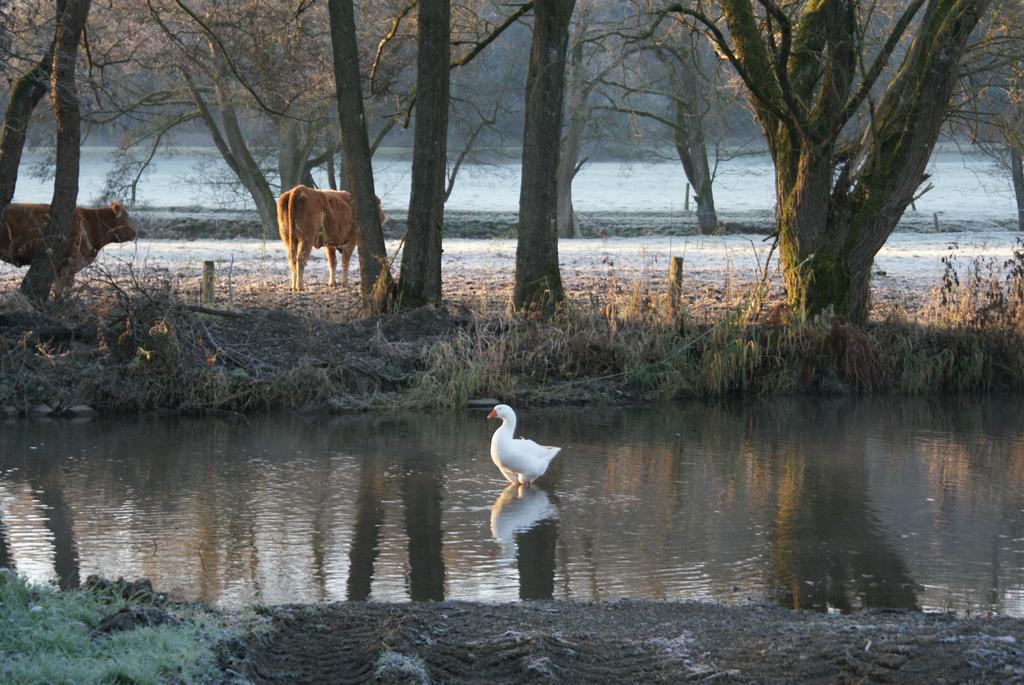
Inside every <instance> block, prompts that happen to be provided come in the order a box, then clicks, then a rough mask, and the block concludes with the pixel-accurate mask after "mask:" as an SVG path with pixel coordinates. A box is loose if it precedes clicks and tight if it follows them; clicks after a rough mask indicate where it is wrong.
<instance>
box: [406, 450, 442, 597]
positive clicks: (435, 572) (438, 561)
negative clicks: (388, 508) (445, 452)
mask: <svg viewBox="0 0 1024 685" xmlns="http://www.w3.org/2000/svg"><path fill="white" fill-rule="evenodd" d="M419 454H422V452H420V453H419ZM406 455H407V456H406V458H405V459H403V461H404V462H405V463H404V468H403V469H402V470H403V474H402V501H403V503H404V504H405V532H406V535H408V536H409V596H410V597H411V598H412V600H413V601H420V600H436V601H441V600H443V599H444V577H445V569H444V557H443V556H442V551H441V550H442V547H441V538H442V531H441V499H442V495H441V490H442V483H441V480H442V477H441V473H442V471H443V470H444V463H443V462H442V461H441V459H440V458H439V457H438V458H434V456H433V455H430V454H429V453H428V454H427V457H426V458H419V459H417V458H416V457H415V456H414V455H413V454H411V453H409V452H406Z"/></svg>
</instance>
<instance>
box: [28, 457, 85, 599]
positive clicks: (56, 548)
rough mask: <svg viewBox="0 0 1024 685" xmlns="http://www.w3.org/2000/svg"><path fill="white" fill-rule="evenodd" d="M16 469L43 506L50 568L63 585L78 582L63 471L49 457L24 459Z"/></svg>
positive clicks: (71, 521)
mask: <svg viewBox="0 0 1024 685" xmlns="http://www.w3.org/2000/svg"><path fill="white" fill-rule="evenodd" d="M19 467H20V468H19V469H18V471H19V473H21V474H23V477H24V478H25V479H26V480H27V481H28V483H29V486H30V487H31V488H32V493H33V494H34V495H35V496H36V498H37V499H38V500H39V502H40V504H42V505H43V507H44V509H45V510H46V518H45V519H44V521H43V523H44V525H45V526H46V529H47V530H48V531H49V532H50V535H52V536H53V570H54V573H55V574H56V576H57V579H58V581H59V583H60V586H61V587H62V588H76V587H78V585H79V581H80V579H79V564H78V545H77V543H76V540H75V533H74V516H73V515H72V512H71V507H69V506H68V503H67V501H66V499H65V497H64V474H63V472H62V471H61V467H60V464H59V463H58V462H56V461H54V460H51V459H45V460H37V459H25V460H23V461H22V462H21V463H20V464H19Z"/></svg>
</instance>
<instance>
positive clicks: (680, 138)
mask: <svg viewBox="0 0 1024 685" xmlns="http://www.w3.org/2000/svg"><path fill="white" fill-rule="evenodd" d="M691 59H693V57H692V55H690V54H680V55H679V61H680V63H681V64H682V65H683V75H682V78H673V79H672V81H673V84H672V93H673V94H672V100H673V104H674V107H673V109H674V111H675V120H676V126H675V128H674V136H673V138H674V142H675V146H676V153H677V154H678V155H679V161H680V162H682V164H683V172H684V173H685V174H686V179H687V180H688V181H689V182H690V186H691V187H692V188H693V191H694V193H695V195H694V197H695V198H696V200H697V229H698V230H699V231H700V232H701V233H704V234H707V233H714V232H715V231H716V230H717V229H718V214H717V213H716V212H715V194H714V191H713V190H712V185H711V166H710V165H709V164H708V146H707V141H706V139H705V137H704V123H703V120H702V116H701V112H700V109H699V108H700V102H701V97H700V93H699V92H698V84H699V81H698V80H697V79H699V78H700V76H699V74H698V73H697V70H696V69H694V68H693V66H694V65H693V64H691V63H689V61H690V60H691Z"/></svg>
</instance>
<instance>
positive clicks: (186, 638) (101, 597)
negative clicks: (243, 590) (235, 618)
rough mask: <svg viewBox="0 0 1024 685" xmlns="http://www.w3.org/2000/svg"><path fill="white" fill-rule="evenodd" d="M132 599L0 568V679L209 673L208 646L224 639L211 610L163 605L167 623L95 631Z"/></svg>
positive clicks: (130, 679) (135, 678) (202, 676)
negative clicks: (32, 580) (61, 586)
mask: <svg viewBox="0 0 1024 685" xmlns="http://www.w3.org/2000/svg"><path fill="white" fill-rule="evenodd" d="M132 603H133V600H132V599H127V600H126V599H122V598H119V597H115V596H113V595H112V594H110V593H104V592H99V591H88V590H66V591H61V590H58V589H57V588H55V587H52V586H35V585H31V584H29V583H27V582H26V581H25V580H24V579H22V578H21V577H19V576H17V575H15V574H13V573H11V572H10V571H7V570H2V571H0V682H4V683H11V684H15V683H17V684H21V683H25V684H28V683H69V684H71V683H74V684H76V685H79V684H85V683H168V682H180V683H193V682H196V683H198V682H209V681H210V680H212V679H214V677H215V676H216V675H217V660H216V657H215V655H214V652H213V648H214V645H215V644H216V643H217V642H219V641H220V640H222V639H224V638H225V637H227V633H226V631H225V629H224V628H223V627H222V626H220V625H218V623H217V621H216V620H215V618H214V617H213V615H211V614H207V613H203V612H200V611H198V610H192V609H184V608H175V607H171V606H166V607H164V608H163V610H164V611H167V612H168V613H169V614H170V615H171V616H173V618H174V622H173V623H166V624H164V625H157V626H150V627H138V628H135V629H132V630H123V631H119V632H110V633H99V632H96V629H97V627H98V626H99V625H100V622H101V620H102V619H103V618H104V617H105V616H108V615H110V614H112V613H114V612H116V611H118V609H121V608H123V607H128V606H131V605H132Z"/></svg>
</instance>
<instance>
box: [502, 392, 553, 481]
mask: <svg viewBox="0 0 1024 685" xmlns="http://www.w3.org/2000/svg"><path fill="white" fill-rule="evenodd" d="M487 418H489V419H501V426H500V427H499V428H498V430H496V431H494V435H493V436H492V437H491V461H493V462H494V465H495V466H497V467H498V470H500V471H501V473H502V475H503V476H505V478H506V479H507V480H508V482H509V483H518V484H520V485H529V484H530V483H532V482H533V481H535V480H537V479H538V478H540V477H541V476H543V475H544V472H545V471H547V470H548V465H549V464H551V460H552V459H554V458H555V455H557V454H558V453H559V452H560V451H561V450H562V448H561V447H548V446H547V445H538V444H537V443H535V442H534V441H533V440H527V439H525V438H518V439H517V438H515V437H514V436H515V432H516V413H515V412H514V411H512V407H510V406H508V405H507V404H499V405H498V406H496V407H495V408H494V409H492V410H491V413H490V414H488V415H487Z"/></svg>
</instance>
